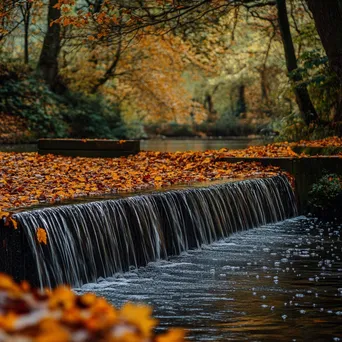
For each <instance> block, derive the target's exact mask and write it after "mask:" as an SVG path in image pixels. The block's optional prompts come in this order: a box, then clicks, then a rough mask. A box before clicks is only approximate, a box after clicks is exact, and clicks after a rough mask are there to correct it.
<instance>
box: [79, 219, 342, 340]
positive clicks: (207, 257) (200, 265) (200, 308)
mask: <svg viewBox="0 0 342 342" xmlns="http://www.w3.org/2000/svg"><path fill="white" fill-rule="evenodd" d="M341 240H342V239H341V225H337V224H332V223H329V224H321V223H319V222H317V221H316V220H315V219H306V218H305V217H299V218H297V219H291V220H287V221H285V222H282V223H277V224H274V225H267V226H264V227H261V228H257V229H252V230H249V231H246V232H242V233H239V234H235V235H233V236H231V237H230V238H228V239H226V240H224V241H219V242H216V243H214V244H212V245H209V246H208V245H206V246H202V248H201V249H200V250H193V251H188V252H187V253H183V254H182V255H181V256H178V257H174V258H172V259H170V260H168V261H158V262H154V263H150V264H149V265H148V266H146V267H144V268H141V269H139V270H134V271H132V272H130V273H125V274H119V275H115V276H113V277H112V278H107V279H101V281H99V282H98V283H96V284H85V285H84V286H82V288H80V289H75V290H76V291H77V292H79V293H84V292H89V291H92V292H95V293H98V294H99V295H101V296H105V297H106V298H107V299H108V300H109V301H111V302H112V303H113V304H114V305H116V306H121V305H122V304H123V303H124V302H126V301H128V300H130V301H134V302H144V303H147V304H150V305H153V307H154V308H155V311H154V315H155V316H156V317H157V318H158V319H159V320H160V325H161V329H164V328H167V327H170V326H182V327H184V328H186V329H188V330H189V340H194V341H246V340H250V341H272V342H273V341H292V340H297V341H304V340H305V341H309V340H312V341H339V340H340V337H341V336H342V328H341V324H340V323H341V316H342V298H341V297H342V286H341V284H342V280H341V277H342V262H341V258H342V242H341ZM284 331H286V334H284Z"/></svg>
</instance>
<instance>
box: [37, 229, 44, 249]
mask: <svg viewBox="0 0 342 342" xmlns="http://www.w3.org/2000/svg"><path fill="white" fill-rule="evenodd" d="M36 234H37V240H38V242H39V243H44V244H45V245H47V235H46V230H45V229H44V228H38V229H37V232H36Z"/></svg>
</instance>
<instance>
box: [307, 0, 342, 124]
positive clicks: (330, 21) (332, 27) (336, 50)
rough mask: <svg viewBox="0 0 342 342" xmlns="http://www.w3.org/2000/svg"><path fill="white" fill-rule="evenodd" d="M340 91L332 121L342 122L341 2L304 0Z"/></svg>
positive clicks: (333, 0) (338, 0)
mask: <svg viewBox="0 0 342 342" xmlns="http://www.w3.org/2000/svg"><path fill="white" fill-rule="evenodd" d="M306 1H307V4H308V6H309V9H310V11H311V12H312V15H313V17H314V20H315V24H316V29H317V32H318V34H319V36H320V38H321V41H322V44H323V47H324V50H325V52H326V54H327V56H328V59H329V63H330V66H331V68H332V70H333V71H335V73H336V75H337V77H338V79H339V83H340V91H339V94H337V96H338V98H337V108H336V112H335V117H334V121H342V0H324V1H322V0H306Z"/></svg>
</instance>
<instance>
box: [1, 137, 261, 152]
mask: <svg viewBox="0 0 342 342" xmlns="http://www.w3.org/2000/svg"><path fill="white" fill-rule="evenodd" d="M264 143H265V141H264V140H262V139H250V138H243V137H242V138H235V139H149V140H141V141H140V148H141V150H143V151H161V152H177V151H180V152H183V151H205V150H219V149H221V148H223V147H225V148H228V149H234V150H235V149H243V148H246V147H248V146H250V145H263V144H264ZM0 151H1V152H36V151H37V145H36V144H18V145H0Z"/></svg>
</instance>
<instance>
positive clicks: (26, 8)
mask: <svg viewBox="0 0 342 342" xmlns="http://www.w3.org/2000/svg"><path fill="white" fill-rule="evenodd" d="M32 5H33V1H30V0H26V1H24V2H23V3H20V4H19V8H20V12H21V15H22V18H23V23H24V61H25V64H28V63H29V31H30V21H31V9H32Z"/></svg>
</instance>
